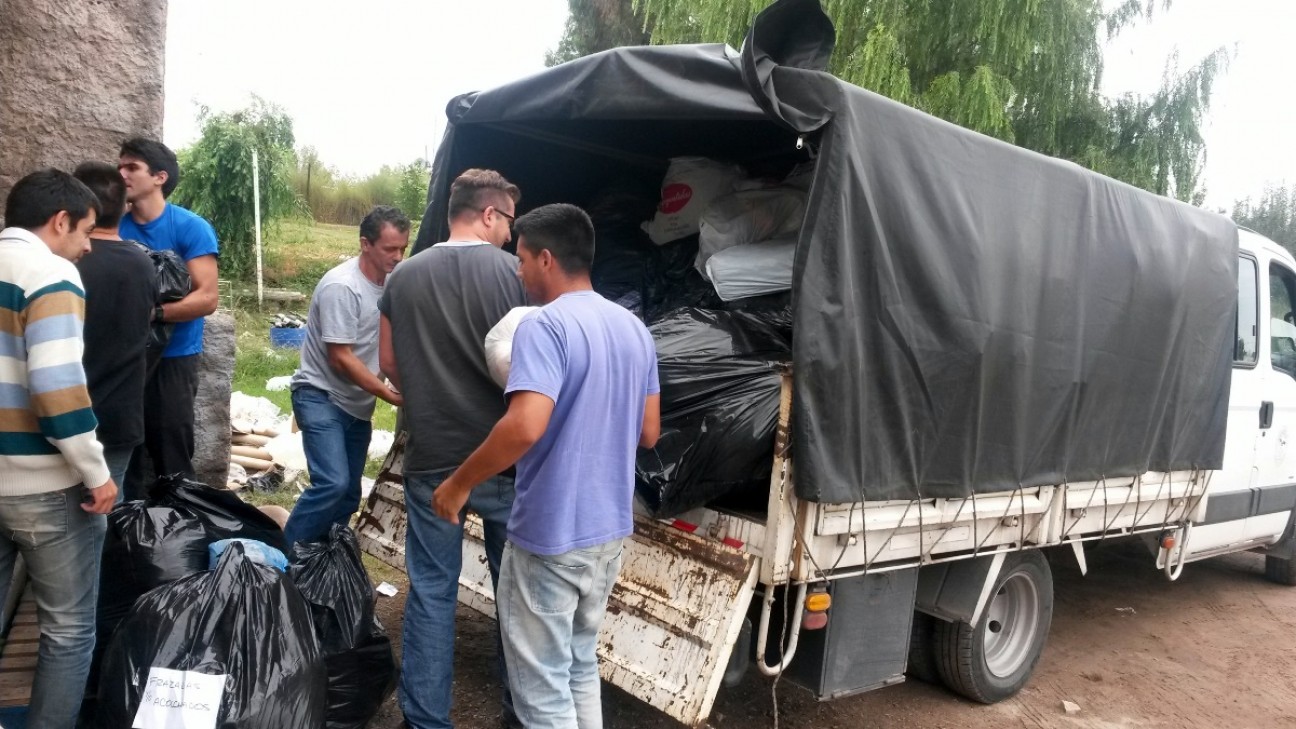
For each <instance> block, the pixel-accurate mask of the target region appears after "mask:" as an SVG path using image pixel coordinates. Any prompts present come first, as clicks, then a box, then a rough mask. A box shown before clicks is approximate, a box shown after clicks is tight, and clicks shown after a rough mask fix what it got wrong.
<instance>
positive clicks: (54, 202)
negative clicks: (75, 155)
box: [5, 167, 101, 230]
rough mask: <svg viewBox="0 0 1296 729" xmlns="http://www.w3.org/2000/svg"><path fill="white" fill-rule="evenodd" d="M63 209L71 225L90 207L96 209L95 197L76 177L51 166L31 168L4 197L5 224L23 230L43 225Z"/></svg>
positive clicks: (79, 219) (96, 200) (97, 201)
mask: <svg viewBox="0 0 1296 729" xmlns="http://www.w3.org/2000/svg"><path fill="white" fill-rule="evenodd" d="M64 210H66V211H67V214H68V217H70V218H71V222H72V224H73V225H76V224H77V223H80V222H81V220H82V219H84V218H85V216H87V215H89V214H90V211H91V210H93V211H94V212H95V214H96V215H97V214H99V212H101V211H100V210H99V198H97V197H95V194H94V193H93V192H91V191H90V188H88V187H86V186H85V185H84V184H82V183H81V181H80V180H78V179H77V178H75V177H73V176H72V175H69V174H68V173H66V172H64V171H63V170H56V169H54V168H53V167H50V168H48V169H44V170H39V171H37V172H33V173H31V174H30V175H27V176H26V177H24V178H22V179H21V180H19V181H18V182H17V183H16V184H15V185H14V186H13V189H12V190H10V191H9V197H8V198H6V199H5V225H11V226H13V227H15V228H24V229H26V230H36V229H37V228H40V227H42V226H44V225H45V224H46V223H48V222H49V221H50V218H53V217H54V216H55V215H58V214H59V213H60V212H62V211H64Z"/></svg>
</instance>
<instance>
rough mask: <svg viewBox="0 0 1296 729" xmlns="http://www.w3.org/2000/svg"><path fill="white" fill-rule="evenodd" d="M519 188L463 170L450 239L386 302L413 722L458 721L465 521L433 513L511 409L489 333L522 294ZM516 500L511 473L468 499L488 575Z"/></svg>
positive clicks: (404, 271) (405, 694)
mask: <svg viewBox="0 0 1296 729" xmlns="http://www.w3.org/2000/svg"><path fill="white" fill-rule="evenodd" d="M520 197H521V194H520V193H519V192H518V189H517V187H516V186H515V185H513V184H511V183H510V182H509V181H508V180H506V179H504V178H503V177H502V176H501V175H500V174H499V173H498V172H494V171H491V170H468V171H467V172H464V173H463V174H462V175H460V176H459V177H458V179H456V180H455V181H454V183H453V184H452V185H451V187H450V205H449V211H448V212H449V222H450V240H448V241H446V242H444V243H438V244H436V245H434V246H432V247H431V248H429V249H427V250H425V251H420V252H419V253H418V254H416V255H414V256H411V257H410V259H409V260H408V261H405V262H404V263H402V264H401V265H400V266H399V267H398V268H397V269H396V271H395V272H393V273H392V275H391V277H390V279H388V281H387V286H386V290H385V291H384V292H383V296H382V300H381V303H380V304H379V308H380V310H381V312H382V324H381V335H380V357H381V359H380V361H381V363H382V368H383V371H384V372H386V373H387V375H388V376H389V377H392V378H393V379H392V381H393V382H395V383H396V386H397V387H399V388H400V389H401V393H402V395H403V396H404V398H405V405H404V406H403V408H402V410H401V414H402V416H403V418H404V427H405V431H406V433H407V434H408V437H409V439H408V441H407V445H406V450H405V460H404V465H403V469H402V471H403V474H404V478H405V512H406V515H407V521H406V530H405V566H406V571H407V573H408V574H409V578H410V594H409V597H408V598H407V600H406V602H405V620H404V631H403V638H402V640H403V649H402V654H401V661H402V667H401V684H400V704H401V710H402V711H403V712H404V714H405V721H406V723H408V724H409V726H410V727H411V728H412V729H431V728H434V727H435V728H438V729H439V728H441V727H449V726H451V724H450V697H451V684H452V675H453V670H454V643H455V626H454V618H455V599H456V595H457V594H458V590H459V570H460V567H461V559H460V558H461V555H462V548H463V544H462V542H463V527H462V526H460V525H459V524H451V523H450V522H447V521H444V520H442V519H439V518H437V516H436V514H435V513H433V511H432V503H431V502H432V492H433V491H434V490H435V489H436V487H437V486H438V485H439V484H440V483H441V481H442V480H444V479H445V478H446V477H447V476H449V475H450V473H451V472H452V471H453V470H454V469H455V468H456V467H458V465H459V464H460V463H462V462H463V460H464V459H465V458H467V457H468V454H469V453H471V452H472V451H473V449H474V448H476V447H477V445H478V444H479V443H481V441H482V440H484V439H485V438H486V434H487V433H489V432H490V429H491V427H492V426H494V425H495V421H497V420H499V418H500V416H502V415H503V414H504V409H505V408H504V405H505V404H504V391H503V389H502V388H501V387H500V386H499V385H497V384H495V381H494V380H493V379H491V376H490V372H489V370H488V369H487V366H486V352H485V348H484V345H483V341H484V340H485V338H486V333H487V332H489V331H490V329H491V327H493V326H495V324H496V323H498V322H499V320H500V319H502V318H503V317H504V315H505V314H507V313H508V312H509V310H510V309H512V308H514V307H516V306H524V305H525V304H526V293H525V291H524V289H523V288H522V281H521V279H519V278H518V275H517V270H518V268H517V258H515V257H514V256H513V255H511V254H509V253H506V252H504V251H503V250H501V248H502V247H503V246H504V244H505V243H508V242H509V240H510V239H511V237H512V234H511V232H510V226H511V224H512V221H513V216H514V214H515V212H516V205H517V202H518V200H519V198H520ZM512 507H513V474H512V472H509V473H508V474H502V475H497V476H495V477H494V478H490V479H487V480H486V481H484V482H483V483H482V485H481V486H480V487H478V488H477V489H476V490H475V491H473V494H472V496H471V497H470V498H469V500H468V503H467V508H468V509H471V510H473V511H475V512H476V513H477V515H478V516H480V517H481V519H482V522H483V525H484V528H485V533H486V557H487V561H488V562H489V565H490V571H491V580H492V582H494V581H495V580H497V579H498V577H499V564H500V556H501V554H502V553H503V551H504V538H505V529H506V527H507V525H508V518H509V512H510V510H511V509H512ZM460 516H461V517H462V514H461V515H460ZM461 523H462V519H461ZM500 669H501V673H503V670H504V666H503V658H502V656H501V659H500ZM500 678H501V683H503V684H504V686H505V687H506V688H505V694H504V717H505V719H506V721H507V720H510V719H513V720H515V718H514V717H513V716H512V704H511V700H510V697H509V695H508V693H507V686H508V683H507V681H506V680H504V675H501V677H500Z"/></svg>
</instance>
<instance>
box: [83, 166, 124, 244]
mask: <svg viewBox="0 0 1296 729" xmlns="http://www.w3.org/2000/svg"><path fill="white" fill-rule="evenodd" d="M72 176H73V177H75V178H77V179H78V180H80V181H81V182H82V183H83V184H84V185H85V186H86V187H88V188H90V192H93V193H94V195H95V198H96V199H98V200H99V219H98V220H97V221H95V226H96V227H99V228H115V227H117V224H118V223H120V222H121V218H122V214H123V213H125V212H126V181H125V180H123V179H122V176H121V173H120V172H118V171H117V167H116V166H114V165H110V164H107V163H105V162H82V163H81V164H79V165H77V168H76V171H75V172H73V173H72Z"/></svg>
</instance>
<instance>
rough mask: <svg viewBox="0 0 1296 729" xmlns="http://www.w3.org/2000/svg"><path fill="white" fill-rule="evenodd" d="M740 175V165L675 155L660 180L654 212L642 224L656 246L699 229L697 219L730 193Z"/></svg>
mask: <svg viewBox="0 0 1296 729" xmlns="http://www.w3.org/2000/svg"><path fill="white" fill-rule="evenodd" d="M742 177H743V173H742V168H740V167H738V166H736V165H730V164H725V163H723V162H716V161H715V160H711V159H707V158H706V157H675V158H673V159H671V161H670V166H669V167H668V168H667V169H666V178H665V179H664V180H662V186H661V201H660V202H659V203H658V204H657V214H656V215H654V216H653V219H652V220H650V221H648V222H646V223H644V224H643V225H642V226H641V227H642V228H643V230H644V232H645V233H647V234H648V237H649V238H652V242H653V243H656V244H657V245H659V246H660V245H665V244H667V243H670V242H671V241H673V240H679V239H680V238H687V237H688V236H690V235H693V234H694V233H697V232H698V221H699V220H701V218H702V213H703V212H705V211H706V209H707V206H708V205H710V204H711V201H712V200H715V199H716V198H717V197H720V196H721V195H726V194H728V193H730V192H733V189H734V183H736V182H737V181H738V180H741V179H742Z"/></svg>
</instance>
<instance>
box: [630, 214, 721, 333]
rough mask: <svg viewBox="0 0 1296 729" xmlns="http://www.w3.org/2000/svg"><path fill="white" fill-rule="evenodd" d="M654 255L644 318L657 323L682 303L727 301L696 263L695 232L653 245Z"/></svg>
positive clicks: (713, 305)
mask: <svg viewBox="0 0 1296 729" xmlns="http://www.w3.org/2000/svg"><path fill="white" fill-rule="evenodd" d="M652 252H653V259H652V262H651V264H650V275H649V280H648V283H647V284H646V286H645V291H644V297H643V298H644V301H643V314H642V318H643V320H644V321H645V322H646V323H648V324H650V325H651V324H653V323H655V322H656V321H658V320H659V319H661V318H663V317H664V316H666V315H668V314H670V313H672V312H675V311H677V310H678V309H680V308H681V307H692V308H698V309H720V308H722V307H723V305H724V302H723V301H721V300H720V297H719V295H717V294H716V292H715V287H714V286H712V285H711V282H710V281H707V280H706V279H705V278H702V274H700V273H698V270H697V267H696V266H695V265H694V264H695V262H696V261H697V254H698V237H697V236H696V235H691V236H689V237H687V238H681V239H679V240H677V241H673V242H671V243H667V244H666V245H663V246H652Z"/></svg>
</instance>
